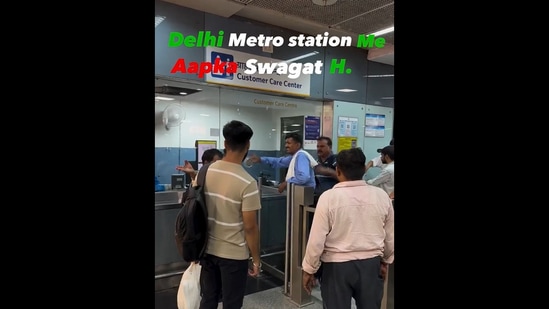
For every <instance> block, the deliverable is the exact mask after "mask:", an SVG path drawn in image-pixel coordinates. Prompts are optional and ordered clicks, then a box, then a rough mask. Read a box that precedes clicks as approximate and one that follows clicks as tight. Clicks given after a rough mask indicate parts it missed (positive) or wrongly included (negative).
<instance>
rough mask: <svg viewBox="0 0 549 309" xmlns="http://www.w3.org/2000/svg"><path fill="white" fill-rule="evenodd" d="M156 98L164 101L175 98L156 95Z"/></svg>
mask: <svg viewBox="0 0 549 309" xmlns="http://www.w3.org/2000/svg"><path fill="white" fill-rule="evenodd" d="M154 98H155V99H157V100H162V101H173V100H174V98H167V97H154Z"/></svg>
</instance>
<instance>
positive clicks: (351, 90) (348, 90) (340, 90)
mask: <svg viewBox="0 0 549 309" xmlns="http://www.w3.org/2000/svg"><path fill="white" fill-rule="evenodd" d="M336 91H339V92H355V91H358V90H355V89H346V88H345V89H337V90H336Z"/></svg>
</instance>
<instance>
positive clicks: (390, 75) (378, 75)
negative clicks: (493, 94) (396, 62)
mask: <svg viewBox="0 0 549 309" xmlns="http://www.w3.org/2000/svg"><path fill="white" fill-rule="evenodd" d="M393 76H395V74H377V75H375V74H374V75H363V76H362V77H393Z"/></svg>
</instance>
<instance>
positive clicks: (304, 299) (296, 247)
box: [284, 184, 314, 307]
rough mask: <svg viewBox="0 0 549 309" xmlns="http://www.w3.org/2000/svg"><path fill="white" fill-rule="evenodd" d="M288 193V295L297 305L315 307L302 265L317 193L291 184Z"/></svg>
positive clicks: (285, 276)
mask: <svg viewBox="0 0 549 309" xmlns="http://www.w3.org/2000/svg"><path fill="white" fill-rule="evenodd" d="M287 193H288V194H287V198H286V206H287V212H286V216H287V220H286V227H287V232H286V263H285V271H284V283H285V284H284V293H285V294H286V296H288V297H289V300H290V302H292V303H293V304H294V305H296V306H298V307H304V306H308V305H311V304H313V301H312V297H311V295H309V294H308V293H307V291H305V289H304V288H303V284H302V280H303V279H302V278H303V276H302V267H301V262H302V261H303V256H304V255H305V248H306V246H307V238H306V237H307V232H306V229H307V218H308V216H307V211H310V210H311V209H312V211H314V208H312V207H309V206H310V205H313V203H314V200H313V199H314V190H313V188H312V187H304V186H296V185H294V184H289V187H288V188H287Z"/></svg>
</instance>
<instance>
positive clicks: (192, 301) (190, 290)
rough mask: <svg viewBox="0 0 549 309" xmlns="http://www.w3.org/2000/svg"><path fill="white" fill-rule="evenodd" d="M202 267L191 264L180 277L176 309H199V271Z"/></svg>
mask: <svg viewBox="0 0 549 309" xmlns="http://www.w3.org/2000/svg"><path fill="white" fill-rule="evenodd" d="M201 270H202V266H201V265H200V264H198V263H196V264H195V263H191V265H189V267H188V268H187V269H186V270H185V272H184V273H183V276H181V282H180V283H179V289H178V290H177V308H178V309H198V308H199V307H200V299H201V296H200V271H201Z"/></svg>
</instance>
